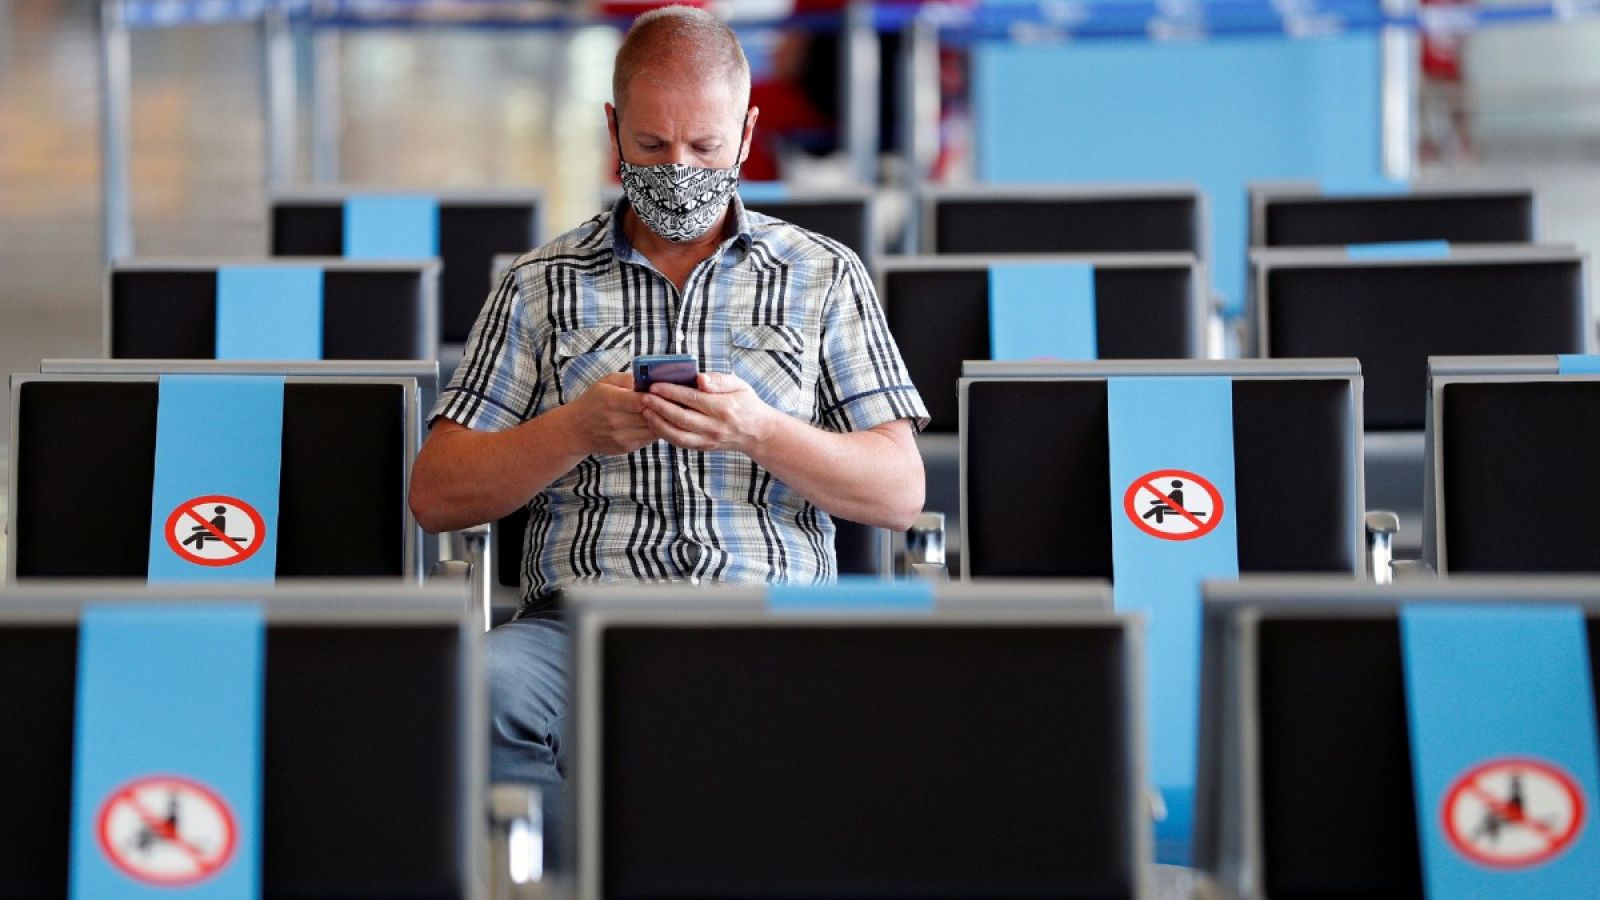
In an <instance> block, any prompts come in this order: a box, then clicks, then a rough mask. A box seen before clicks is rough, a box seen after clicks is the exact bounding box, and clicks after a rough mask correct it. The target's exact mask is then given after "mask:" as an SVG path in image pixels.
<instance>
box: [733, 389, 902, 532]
mask: <svg viewBox="0 0 1600 900" xmlns="http://www.w3.org/2000/svg"><path fill="white" fill-rule="evenodd" d="M749 456H750V458H751V459H752V460H754V461H755V463H756V464H757V465H759V466H761V467H762V468H764V469H766V470H767V471H769V472H771V473H772V474H773V477H775V478H777V479H778V480H779V481H782V482H783V483H784V484H785V485H787V486H789V487H790V488H791V489H793V490H795V491H797V492H799V494H800V495H801V496H802V497H805V498H806V499H807V500H810V501H811V502H812V504H814V505H816V506H817V507H818V508H820V509H822V510H824V511H826V512H828V513H829V514H830V515H836V516H840V517H842V518H846V519H851V520H853V521H856V522H861V523H863V524H866V525H876V526H878V527H881V528H889V529H892V530H895V531H904V530H906V529H907V528H910V527H911V525H912V524H913V523H914V522H915V521H916V517H917V514H918V513H920V512H921V511H922V502H923V495H924V493H925V490H926V486H925V482H924V476H923V470H922V456H921V454H920V452H919V451H918V450H917V445H916V439H915V438H914V437H913V436H912V431H911V425H910V423H909V422H906V421H904V420H901V421H898V422H892V423H889V425H886V426H879V427H878V428H874V429H870V430H867V431H856V432H850V433H847V434H837V433H834V432H831V431H824V430H822V429H820V428H816V427H814V426H812V425H810V424H809V423H806V422H802V421H801V420H799V419H796V418H793V417H791V416H785V415H782V414H778V416H777V417H776V418H775V419H774V421H773V426H772V428H771V430H770V432H769V433H768V435H767V436H766V438H765V440H763V441H761V442H760V443H759V444H758V445H755V446H753V447H751V448H750V451H749Z"/></svg>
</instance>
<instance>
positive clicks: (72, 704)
mask: <svg viewBox="0 0 1600 900" xmlns="http://www.w3.org/2000/svg"><path fill="white" fill-rule="evenodd" d="M462 593H463V592H462V591H461V590H460V589H444V588H438V587H434V588H418V587H416V586H415V585H404V584H402V583H400V582H399V581H398V580H395V581H391V582H386V583H383V584H381V585H379V584H370V583H369V584H364V585H353V584H348V583H347V584H333V583H323V584H317V585H299V586H292V587H291V586H278V587H240V586H226V585H208V586H206V587H205V588H204V590H203V592H202V591H197V590H196V589H195V588H194V587H192V586H186V587H180V586H170V585H169V586H163V587H155V586H144V585H138V586H134V585H128V584H121V585H115V586H110V585H105V584H103V583H102V584H90V583H84V582H62V583H57V584H51V585H49V586H37V585H31V586H18V585H11V586H8V587H5V588H0V672H3V673H4V676H5V677H4V678H3V679H0V707H3V708H4V709H5V710H6V717H7V722H6V739H5V740H4V741H0V766H3V767H4V769H5V771H7V772H10V773H13V775H14V777H10V778H8V779H7V788H6V807H7V809H8V815H10V816H11V817H12V820H13V822H15V823H25V825H18V826H16V827H11V828H8V829H7V839H6V840H5V841H3V842H0V896H6V897H30V898H31V897H41V898H42V897H65V896H68V895H69V872H70V871H71V865H70V862H69V850H70V848H69V843H70V842H69V839H68V838H69V835H71V834H72V833H73V830H72V827H71V826H72V814H73V805H74V758H75V756H74V735H75V728H76V727H81V722H82V721H83V718H82V716H83V713H84V710H83V709H82V708H81V707H80V706H79V703H80V699H81V697H80V694H79V689H80V687H81V685H80V684H79V678H80V677H81V669H80V665H81V663H82V653H83V651H82V646H83V640H82V636H81V634H80V632H81V629H80V623H81V622H82V621H83V620H84V618H85V617H86V615H87V614H88V612H89V611H90V610H95V611H105V610H121V609H128V608H132V609H134V610H136V611H148V610H150V609H152V608H154V607H156V606H158V605H159V606H161V607H163V608H167V609H176V610H179V611H181V610H183V609H184V608H185V607H187V606H190V605H193V604H195V603H196V602H197V601H201V602H203V603H204V604H205V605H206V606H207V608H208V609H217V608H238V607H250V608H254V609H259V610H260V611H261V617H262V620H263V622H264V626H263V627H264V648H263V651H262V654H263V657H262V659H263V661H262V669H261V671H262V679H263V687H262V695H261V719H260V721H259V726H258V727H259V730H260V731H259V733H260V741H261V743H260V747H261V757H260V762H259V765H260V791H259V796H260V798H261V808H260V810H259V823H260V828H259V831H256V830H255V829H253V828H252V829H251V831H250V832H249V833H245V834H243V835H242V836H241V837H240V838H239V841H240V846H239V848H238V850H237V852H238V853H239V854H243V853H244V852H246V850H245V843H244V842H246V841H251V842H254V841H259V850H260V856H259V860H258V862H257V863H256V870H257V872H258V873H259V893H257V894H255V895H256V896H260V897H263V898H267V900H289V898H305V897H387V898H418V900H420V898H438V900H445V898H451V900H456V898H459V900H467V898H476V897H482V896H483V893H482V887H481V878H482V871H481V865H482V863H481V860H482V858H483V854H484V842H483V831H484V825H483V823H484V799H483V798H484V793H485V791H484V768H483V762H482V760H483V758H484V757H485V755H486V753H487V750H486V749H485V742H486V735H487V734H488V724H487V721H486V717H485V714H484V701H483V688H482V685H481V678H482V663H481V661H480V650H479V644H478V641H477V640H475V639H474V634H473V632H472V629H471V627H470V625H469V624H468V621H467V619H466V617H465V615H464V611H463V605H462ZM130 674H134V675H137V674H141V673H137V672H130ZM195 676H196V677H197V678H204V677H205V673H204V672H196V673H195ZM187 699H188V698H174V702H175V704H177V705H178V706H180V707H181V706H182V703H183V702H184V701H185V700H187ZM207 724H208V725H209V727H210V728H212V729H213V734H214V739H215V741H216V742H217V743H218V744H226V745H229V746H231V745H232V744H233V743H234V742H237V741H239V740H241V738H240V736H239V735H237V734H233V733H231V732H230V733H226V734H224V733H223V732H224V729H225V726H222V725H220V724H219V723H216V722H210V723H207ZM151 743H152V744H158V743H159V736H157V737H156V738H153V739H152V741H151ZM101 749H105V748H101ZM146 752H147V751H146ZM166 774H169V775H182V774H184V773H182V772H168V773H166ZM165 809H166V808H165V807H162V812H165ZM242 812H244V814H245V815H248V812H247V811H242ZM175 818H176V817H175ZM183 821H185V820H184V819H177V820H176V822H177V824H176V825H172V824H170V823H169V827H177V828H182V825H181V823H182V822H183ZM246 821H249V820H248V819H246ZM180 833H181V832H180ZM236 834H237V832H236ZM85 852H94V850H93V847H92V844H91V846H90V847H88V848H85ZM129 884H130V886H131V885H132V883H131V882H129ZM178 890H181V888H180V889H178ZM108 896H109V895H108Z"/></svg>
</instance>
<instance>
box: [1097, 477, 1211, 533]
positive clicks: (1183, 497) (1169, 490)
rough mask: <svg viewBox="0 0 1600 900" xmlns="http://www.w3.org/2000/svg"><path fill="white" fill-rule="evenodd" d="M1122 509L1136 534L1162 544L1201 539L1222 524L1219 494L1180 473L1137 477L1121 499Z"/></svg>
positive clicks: (1207, 483)
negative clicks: (1156, 538)
mask: <svg viewBox="0 0 1600 900" xmlns="http://www.w3.org/2000/svg"><path fill="white" fill-rule="evenodd" d="M1122 508H1123V511H1124V512H1126V513H1127V514H1128V518H1129V519H1131V520H1133V524H1135V525H1137V526H1139V530H1140V531H1143V532H1144V533H1146V534H1148V535H1150V536H1152V537H1158V538H1161V539H1162V540H1164V541H1192V540H1194V539H1195V538H1201V537H1205V536H1206V535H1208V534H1210V533H1211V532H1212V531H1215V530H1216V527H1217V525H1218V524H1219V523H1221V521H1222V512H1223V504H1222V492H1221V491H1219V490H1217V487H1216V485H1214V484H1212V483H1211V482H1210V481H1209V480H1207V479H1206V478H1204V477H1202V476H1200V475H1197V474H1195V473H1194V472H1188V471H1185V470H1183V469H1157V470H1156V471H1154V472H1151V473H1149V474H1147V475H1141V476H1139V477H1138V478H1135V479H1134V480H1133V483H1132V484H1130V485H1128V490H1127V492H1126V493H1124V494H1123V495H1122Z"/></svg>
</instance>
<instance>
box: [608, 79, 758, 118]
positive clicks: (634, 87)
mask: <svg viewBox="0 0 1600 900" xmlns="http://www.w3.org/2000/svg"><path fill="white" fill-rule="evenodd" d="M618 100H620V101H623V102H620V103H618V107H619V109H621V110H622V111H623V113H624V116H625V117H626V118H628V119H630V120H632V123H633V124H634V125H635V126H636V127H643V126H645V125H646V122H647V120H650V119H655V118H661V117H667V118H671V119H675V120H681V119H685V118H687V119H704V120H705V121H706V122H707V123H708V124H709V123H712V122H715V123H717V124H726V123H724V122H723V120H724V119H729V118H731V119H733V120H735V121H737V120H738V119H739V117H740V115H741V114H742V113H743V112H744V102H743V101H744V98H743V97H739V96H736V95H735V87H734V85H731V84H729V83H728V82H727V81H726V80H724V79H718V78H713V77H708V76H706V75H705V74H704V73H695V74H689V73H676V74H675V73H672V72H669V71H665V70H653V71H652V70H643V71H640V72H639V73H638V74H637V75H636V76H634V78H633V79H632V81H631V82H630V83H629V85H628V88H627V96H626V99H625V100H624V98H620V97H619V98H618Z"/></svg>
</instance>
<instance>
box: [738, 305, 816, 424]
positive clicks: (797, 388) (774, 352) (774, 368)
mask: <svg viewBox="0 0 1600 900" xmlns="http://www.w3.org/2000/svg"><path fill="white" fill-rule="evenodd" d="M730 342H731V343H732V345H733V351H732V354H731V356H732V363H733V374H735V375H737V376H739V377H740V378H742V379H744V381H745V382H746V383H747V384H749V385H750V387H751V388H753V389H754V390H755V392H756V395H757V396H759V397H760V398H761V399H762V400H763V401H765V402H766V404H767V405H768V406H770V407H772V408H773V409H776V410H780V411H782V412H786V413H789V414H790V415H798V414H799V413H800V411H801V410H802V409H803V408H804V407H803V405H802V401H803V400H804V399H805V396H806V390H807V387H806V383H807V373H806V353H805V350H806V337H805V333H804V332H802V331H801V330H800V329H798V328H791V327H790V326H788V325H737V326H734V329H733V334H732V337H731V341H730Z"/></svg>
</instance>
